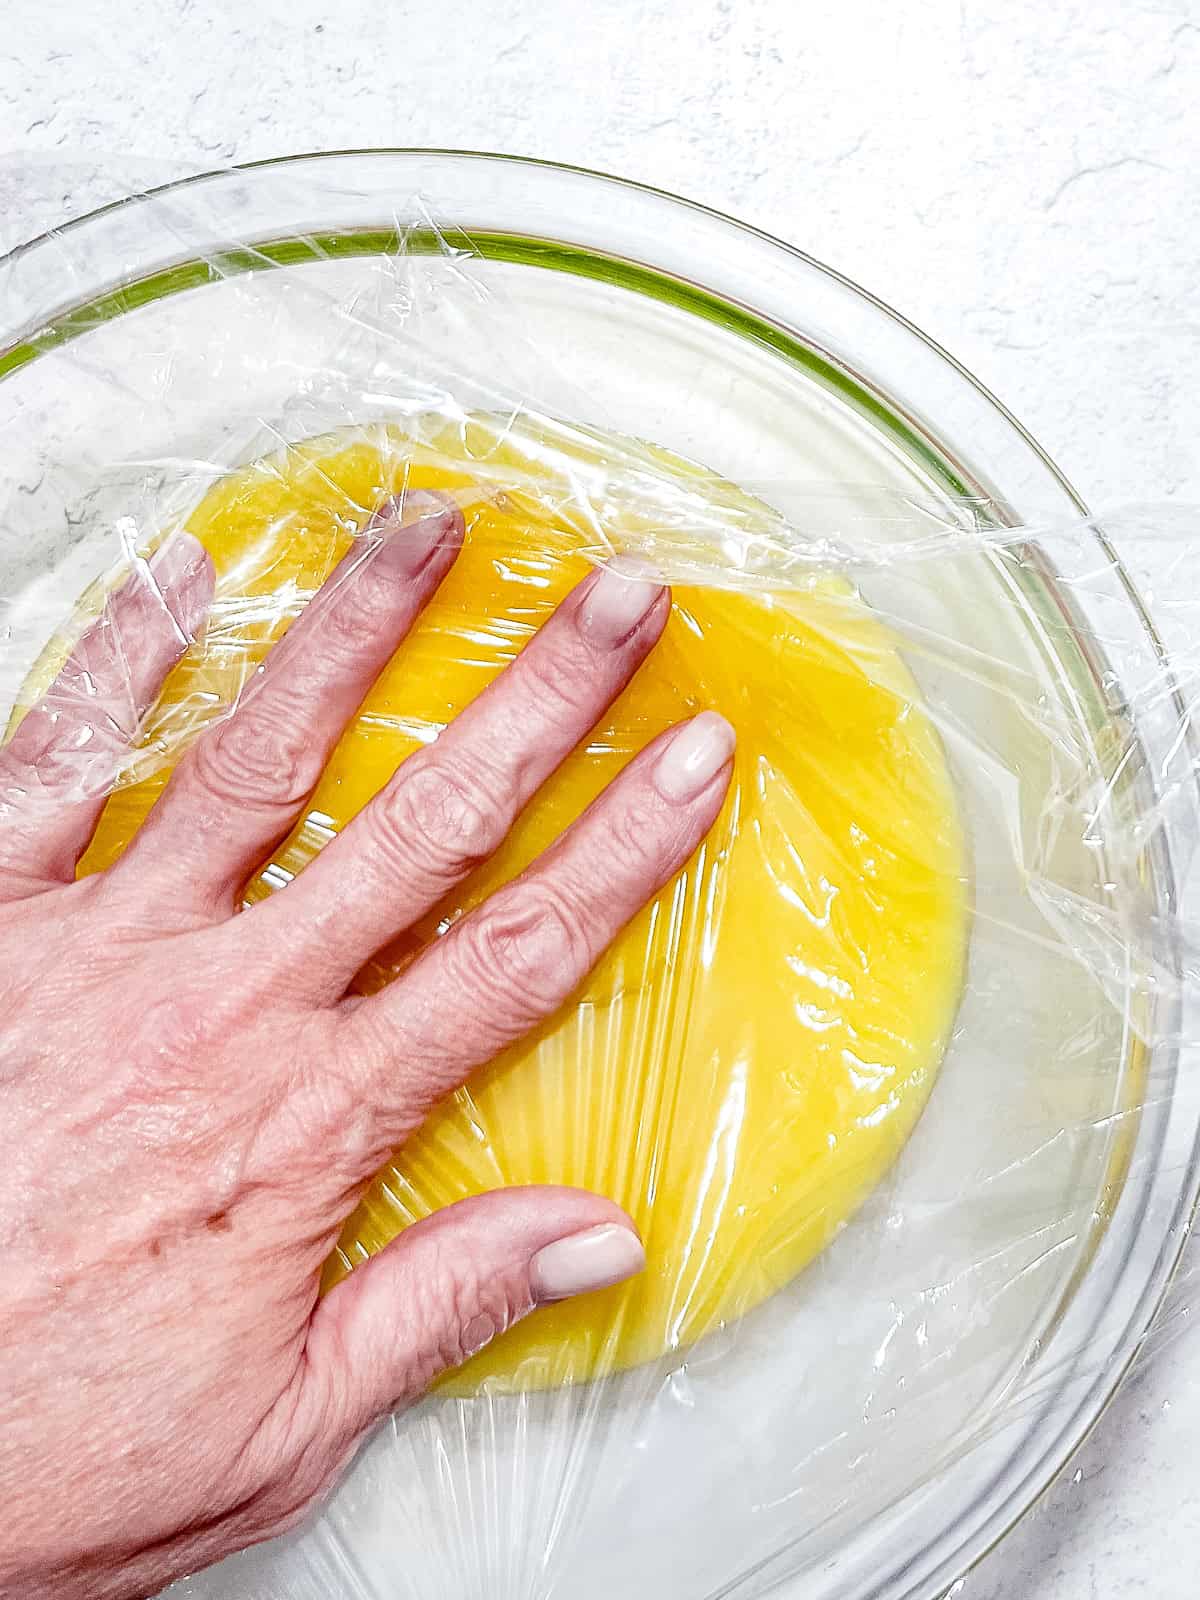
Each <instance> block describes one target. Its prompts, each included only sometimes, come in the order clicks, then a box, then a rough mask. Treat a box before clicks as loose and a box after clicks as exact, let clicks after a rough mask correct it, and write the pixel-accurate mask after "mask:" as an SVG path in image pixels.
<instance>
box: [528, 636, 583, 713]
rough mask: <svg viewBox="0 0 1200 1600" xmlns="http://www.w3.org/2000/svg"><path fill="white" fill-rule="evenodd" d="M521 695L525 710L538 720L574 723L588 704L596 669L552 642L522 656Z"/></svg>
mask: <svg viewBox="0 0 1200 1600" xmlns="http://www.w3.org/2000/svg"><path fill="white" fill-rule="evenodd" d="M524 667H525V671H524V674H523V680H522V684H521V696H522V700H523V701H524V703H525V711H526V714H528V713H529V712H530V711H532V712H533V714H534V715H535V717H537V718H538V719H539V720H541V721H545V722H551V723H563V722H572V723H573V722H575V721H577V720H578V718H579V715H580V713H581V711H582V709H583V708H584V706H585V705H586V704H587V702H588V697H589V690H590V688H591V683H592V681H593V680H594V676H595V666H594V665H588V664H586V663H585V662H584V661H583V660H582V659H580V657H579V656H578V655H577V654H573V653H572V652H571V651H570V650H568V649H566V648H564V647H563V646H562V645H561V644H559V643H557V642H556V643H555V644H554V645H553V646H552V647H551V646H550V645H549V644H548V643H547V644H544V645H543V647H542V648H541V649H540V650H532V651H530V652H529V654H528V655H527V656H526V657H525V661H524Z"/></svg>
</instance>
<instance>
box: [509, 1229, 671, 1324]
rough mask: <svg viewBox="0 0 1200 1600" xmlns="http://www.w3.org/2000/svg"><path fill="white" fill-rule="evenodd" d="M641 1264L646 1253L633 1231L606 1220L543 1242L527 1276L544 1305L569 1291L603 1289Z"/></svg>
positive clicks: (566, 1296) (627, 1275) (634, 1270)
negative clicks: (580, 1231)
mask: <svg viewBox="0 0 1200 1600" xmlns="http://www.w3.org/2000/svg"><path fill="white" fill-rule="evenodd" d="M645 1265H646V1252H645V1250H644V1249H643V1247H642V1241H641V1240H640V1239H639V1238H638V1236H637V1234H636V1233H633V1232H632V1231H631V1230H630V1229H629V1228H623V1227H621V1226H620V1224H619V1223H609V1224H607V1225H606V1226H604V1227H600V1228H588V1229H587V1231H586V1232H584V1233H573V1234H570V1235H569V1236H568V1237H567V1238H566V1239H556V1240H555V1241H554V1243H553V1244H548V1245H546V1246H545V1247H544V1248H543V1249H541V1250H539V1251H538V1253H537V1255H535V1256H534V1258H533V1260H532V1261H531V1262H530V1264H529V1279H530V1283H531V1285H532V1288H533V1297H534V1299H535V1300H536V1301H537V1303H538V1304H539V1305H544V1304H546V1302H547V1301H550V1300H566V1299H568V1298H569V1297H570V1296H571V1295H573V1294H590V1293H591V1292H592V1291H593V1290H595V1289H607V1288H609V1287H610V1286H611V1285H612V1284H614V1283H621V1282H623V1281H624V1279H626V1278H631V1277H632V1276H633V1274H634V1273H635V1272H640V1271H641V1270H642V1268H643V1267H644V1266H645Z"/></svg>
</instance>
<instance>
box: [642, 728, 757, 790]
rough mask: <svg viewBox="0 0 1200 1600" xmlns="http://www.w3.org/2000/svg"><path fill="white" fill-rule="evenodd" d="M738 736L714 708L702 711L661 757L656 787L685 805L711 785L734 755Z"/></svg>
mask: <svg viewBox="0 0 1200 1600" xmlns="http://www.w3.org/2000/svg"><path fill="white" fill-rule="evenodd" d="M736 744H737V735H736V734H735V733H734V731H733V729H732V728H731V727H730V725H729V723H728V722H726V721H725V718H724V717H721V716H718V715H717V713H716V712H715V711H702V712H701V713H700V715H699V716H698V717H693V718H692V720H691V722H685V723H684V725H683V727H682V728H680V730H679V732H678V733H677V734H676V735H675V737H674V738H673V739H672V740H671V742H670V744H668V745H667V748H666V749H665V750H664V751H663V753H662V755H660V756H659V758H658V762H657V765H656V766H655V768H654V787H655V788H656V789H657V790H658V792H659V794H661V795H662V796H663V798H664V799H666V800H673V801H675V802H676V803H677V804H682V803H683V802H685V801H688V800H694V799H695V798H696V796H697V795H698V794H699V793H700V792H701V791H702V790H703V789H706V788H707V787H708V785H709V784H710V783H711V782H712V780H713V779H714V778H715V777H716V775H717V773H718V772H720V770H721V768H722V767H723V766H724V765H725V763H726V762H727V761H728V760H729V759H730V757H731V756H732V755H733V751H734V746H735V745H736Z"/></svg>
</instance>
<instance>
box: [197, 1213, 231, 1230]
mask: <svg viewBox="0 0 1200 1600" xmlns="http://www.w3.org/2000/svg"><path fill="white" fill-rule="evenodd" d="M204 1226H205V1227H206V1228H208V1229H209V1230H210V1232H212V1233H228V1232H229V1230H230V1228H232V1227H233V1223H232V1222H231V1221H230V1220H229V1213H228V1211H214V1212H213V1214H212V1216H211V1217H208V1218H206V1220H205V1223H204Z"/></svg>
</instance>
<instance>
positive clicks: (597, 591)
mask: <svg viewBox="0 0 1200 1600" xmlns="http://www.w3.org/2000/svg"><path fill="white" fill-rule="evenodd" d="M646 570H647V569H646V568H644V567H641V566H640V565H637V564H635V563H633V562H629V561H627V562H622V563H621V564H619V565H618V564H615V563H614V564H613V565H612V566H608V567H601V569H600V576H599V577H598V578H597V579H596V581H595V582H594V583H593V584H592V586H591V588H590V589H589V590H588V592H587V594H586V595H585V596H584V600H583V605H582V606H581V607H580V610H579V626H580V629H581V631H582V632H583V634H584V635H585V636H586V637H587V638H588V639H590V640H591V641H592V643H593V644H597V645H600V646H601V647H602V648H604V649H608V650H611V649H613V648H614V647H615V646H616V645H619V644H623V643H624V641H625V640H626V639H628V637H629V635H630V634H631V633H632V632H633V630H634V629H635V628H636V627H637V625H638V623H639V622H640V621H641V620H642V618H643V617H644V616H645V615H646V613H647V612H648V611H649V610H650V607H651V606H652V605H653V604H654V602H655V601H656V600H657V599H658V597H659V595H660V594H661V593H662V592H663V586H662V584H661V583H658V582H656V581H655V580H654V579H653V578H650V577H647V576H645V573H646Z"/></svg>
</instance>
